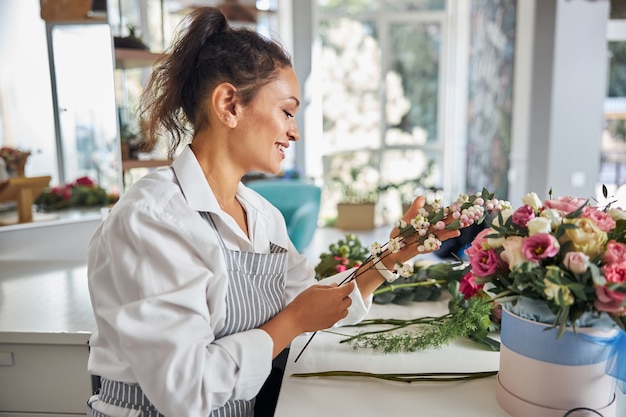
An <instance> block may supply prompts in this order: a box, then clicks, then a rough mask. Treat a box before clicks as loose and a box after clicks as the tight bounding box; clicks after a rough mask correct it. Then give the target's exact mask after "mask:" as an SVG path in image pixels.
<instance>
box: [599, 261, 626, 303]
mask: <svg viewBox="0 0 626 417" xmlns="http://www.w3.org/2000/svg"><path fill="white" fill-rule="evenodd" d="M602 272H603V274H604V277H605V278H606V282H607V284H609V283H616V284H624V283H626V263H614V264H610V265H604V266H603V267H602ZM625 300H626V293H622V292H619V291H614V290H610V289H608V288H607V287H606V286H598V287H596V301H595V303H594V305H595V307H596V309H597V310H598V311H606V312H608V313H624V312H626V304H625Z"/></svg>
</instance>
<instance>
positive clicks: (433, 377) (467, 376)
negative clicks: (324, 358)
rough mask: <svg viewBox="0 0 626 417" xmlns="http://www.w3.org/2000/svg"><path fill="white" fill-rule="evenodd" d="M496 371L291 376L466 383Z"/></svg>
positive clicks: (328, 373) (346, 373)
mask: <svg viewBox="0 0 626 417" xmlns="http://www.w3.org/2000/svg"><path fill="white" fill-rule="evenodd" d="M497 373H498V371H484V372H423V373H390V374H378V373H371V372H359V371H325V372H309V373H295V374H291V376H292V377H296V378H311V377H360V378H375V379H383V380H386V381H396V382H405V383H407V384H410V383H412V382H450V381H466V380H472V379H480V378H489V377H492V376H495V375H497Z"/></svg>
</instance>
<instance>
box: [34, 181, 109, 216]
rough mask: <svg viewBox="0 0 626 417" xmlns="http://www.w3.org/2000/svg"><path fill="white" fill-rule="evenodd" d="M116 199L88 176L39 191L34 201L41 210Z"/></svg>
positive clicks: (88, 205)
mask: <svg viewBox="0 0 626 417" xmlns="http://www.w3.org/2000/svg"><path fill="white" fill-rule="evenodd" d="M116 199H117V197H116V196H113V195H109V194H108V193H107V192H106V190H104V188H102V187H100V186H98V185H97V184H96V183H95V182H94V181H93V180H92V179H91V178H89V177H80V178H78V179H77V180H76V181H74V182H71V183H68V184H65V185H61V186H58V187H52V188H49V189H48V190H46V191H44V192H43V193H41V194H40V195H39V196H38V197H37V198H36V199H35V201H34V203H35V205H36V206H37V207H38V208H39V209H41V210H47V211H52V210H60V209H64V208H67V207H91V206H107V205H109V204H111V203H113V202H115V201H116Z"/></svg>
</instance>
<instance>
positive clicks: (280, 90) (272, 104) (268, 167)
mask: <svg viewBox="0 0 626 417" xmlns="http://www.w3.org/2000/svg"><path fill="white" fill-rule="evenodd" d="M299 106H300V83H299V82H298V78H297V77H296V74H295V72H294V71H293V68H291V67H284V68H281V69H279V70H278V77H277V78H276V79H275V80H274V81H271V82H269V83H268V84H266V85H264V86H263V87H262V88H261V89H260V90H259V93H258V94H257V96H256V97H255V98H254V100H253V101H252V102H251V103H250V104H249V105H247V106H245V107H243V108H242V109H241V115H240V116H239V117H238V123H237V127H236V129H235V130H236V131H237V132H236V140H234V141H231V142H230V143H231V145H232V146H233V147H236V148H237V149H233V151H235V152H237V154H238V157H239V158H240V159H239V160H240V161H241V162H242V164H243V165H244V168H245V170H246V171H247V172H249V171H256V172H263V173H267V174H276V173H278V172H279V171H280V165H281V163H282V161H283V159H285V149H286V148H288V147H289V142H290V141H296V140H298V139H299V138H300V132H299V131H298V126H297V124H296V119H295V115H296V112H297V111H298V107H299Z"/></svg>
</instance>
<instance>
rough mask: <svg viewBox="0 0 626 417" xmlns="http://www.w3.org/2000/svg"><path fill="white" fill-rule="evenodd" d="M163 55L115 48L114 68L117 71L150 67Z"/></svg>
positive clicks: (140, 50) (141, 50)
mask: <svg viewBox="0 0 626 417" xmlns="http://www.w3.org/2000/svg"><path fill="white" fill-rule="evenodd" d="M161 56H163V54H157V53H154V52H150V51H145V50H143V49H128V48H115V67H116V68H119V69H130V68H141V67H151V66H152V65H154V63H155V62H156V61H157V59H159V58H160V57H161Z"/></svg>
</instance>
